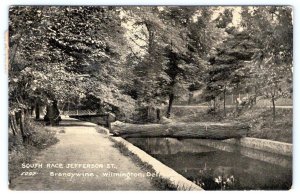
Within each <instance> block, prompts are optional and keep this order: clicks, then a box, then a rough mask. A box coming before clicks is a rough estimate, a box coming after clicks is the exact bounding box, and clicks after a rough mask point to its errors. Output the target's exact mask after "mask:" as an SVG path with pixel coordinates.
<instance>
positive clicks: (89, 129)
mask: <svg viewBox="0 0 300 195" xmlns="http://www.w3.org/2000/svg"><path fill="white" fill-rule="evenodd" d="M62 126H64V130H65V133H58V134H57V137H58V139H59V140H60V141H59V142H58V143H57V144H55V145H53V146H51V147H50V148H48V149H46V150H44V151H42V152H41V153H40V154H39V156H37V158H36V159H35V161H34V163H42V168H34V169H27V168H24V171H36V172H37V173H38V174H37V175H34V176H19V177H17V178H16V179H14V180H12V182H11V186H10V188H11V189H12V190H156V188H155V187H154V186H153V185H152V184H151V182H150V181H151V178H150V177H147V174H146V173H145V172H144V171H142V170H141V169H140V168H139V167H137V166H136V165H135V164H134V163H133V162H132V160H131V159H129V158H128V157H125V156H123V155H122V154H121V153H120V152H119V151H118V149H116V148H114V147H113V143H112V142H111V141H110V140H109V139H108V137H107V135H104V134H100V133H98V132H97V131H96V129H95V125H94V124H92V123H87V122H82V121H76V120H72V119H68V120H64V121H62ZM48 163H56V165H57V166H62V168H47V164H48ZM59 164H62V165H59ZM68 164H73V166H75V164H81V166H86V167H85V168H83V167H81V168H67V165H68ZM83 164H85V165H83ZM111 164H114V165H115V168H112V166H111ZM39 165H40V164H39ZM102 165H103V167H102ZM20 166H21V165H20ZM87 166H90V168H88V167H87ZM92 166H94V168H91V167H92ZM95 166H97V168H95ZM59 173H60V174H64V176H61V175H60V176H59ZM76 173H77V174H78V173H81V174H82V173H89V175H85V176H82V175H80V174H79V175H76V176H71V174H76ZM91 173H92V174H93V176H92V175H91ZM113 173H116V174H117V175H113ZM120 173H123V175H120ZM124 173H126V174H127V173H129V174H131V175H130V176H129V177H127V176H124ZM51 174H52V176H51ZM54 174H56V176H53V175H54ZM105 174H110V175H108V176H107V175H105ZM134 174H135V175H134Z"/></svg>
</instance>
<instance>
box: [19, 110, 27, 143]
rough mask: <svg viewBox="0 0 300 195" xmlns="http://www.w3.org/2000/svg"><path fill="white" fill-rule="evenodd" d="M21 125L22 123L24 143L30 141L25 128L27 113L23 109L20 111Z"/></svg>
mask: <svg viewBox="0 0 300 195" xmlns="http://www.w3.org/2000/svg"><path fill="white" fill-rule="evenodd" d="M19 117H20V118H19V125H20V131H21V134H22V138H23V143H26V144H27V143H28V139H27V138H28V136H27V133H26V130H25V126H24V125H25V113H24V110H23V109H22V110H21V111H19Z"/></svg>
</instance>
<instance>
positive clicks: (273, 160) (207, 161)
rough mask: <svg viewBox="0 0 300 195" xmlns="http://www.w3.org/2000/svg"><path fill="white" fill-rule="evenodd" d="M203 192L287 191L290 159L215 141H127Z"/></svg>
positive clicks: (149, 139) (155, 139)
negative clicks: (197, 186)
mask: <svg viewBox="0 0 300 195" xmlns="http://www.w3.org/2000/svg"><path fill="white" fill-rule="evenodd" d="M127 140H128V141H129V142H131V143H132V144H134V145H135V146H137V147H139V148H140V149H142V150H144V151H145V152H147V153H148V154H150V155H151V156H153V157H154V158H156V159H158V160H160V161H161V162H162V163H164V164H165V165H167V166H169V167H170V168H172V169H174V170H176V171H177V172H178V173H180V174H181V175H183V176H184V177H186V178H187V179H189V180H190V181H193V182H194V183H196V184H197V185H199V186H200V187H202V188H203V189H205V190H287V189H290V188H291V185H292V158H291V157H288V156H283V155H276V154H272V153H268V152H262V151H259V150H254V149H249V148H243V147H239V146H236V145H231V144H228V143H224V142H222V141H216V140H202V139H183V140H177V139H174V138H127Z"/></svg>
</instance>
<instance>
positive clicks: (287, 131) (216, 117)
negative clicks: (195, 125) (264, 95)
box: [172, 107, 293, 143]
mask: <svg viewBox="0 0 300 195" xmlns="http://www.w3.org/2000/svg"><path fill="white" fill-rule="evenodd" d="M172 118H173V119H174V120H176V121H180V122H231V121H239V122H243V123H246V124H248V125H249V126H250V131H249V132H248V135H247V136H249V137H254V138H261V139H269V140H274V141H280V142H287V143H292V130H293V110H292V109H283V108H277V109H276V119H275V121H273V118H272V109H271V108H270V107H253V108H251V109H250V108H245V109H242V110H241V112H240V113H239V115H237V114H236V113H235V108H234V107H230V108H226V116H224V111H223V109H220V110H218V111H217V112H215V113H212V112H209V108H207V107H174V108H173V116H172Z"/></svg>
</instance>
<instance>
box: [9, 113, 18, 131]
mask: <svg viewBox="0 0 300 195" xmlns="http://www.w3.org/2000/svg"><path fill="white" fill-rule="evenodd" d="M14 118H15V117H14V115H12V114H10V115H9V126H10V128H11V130H12V132H13V135H14V136H15V135H17V130H16V126H15V123H14Z"/></svg>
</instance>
